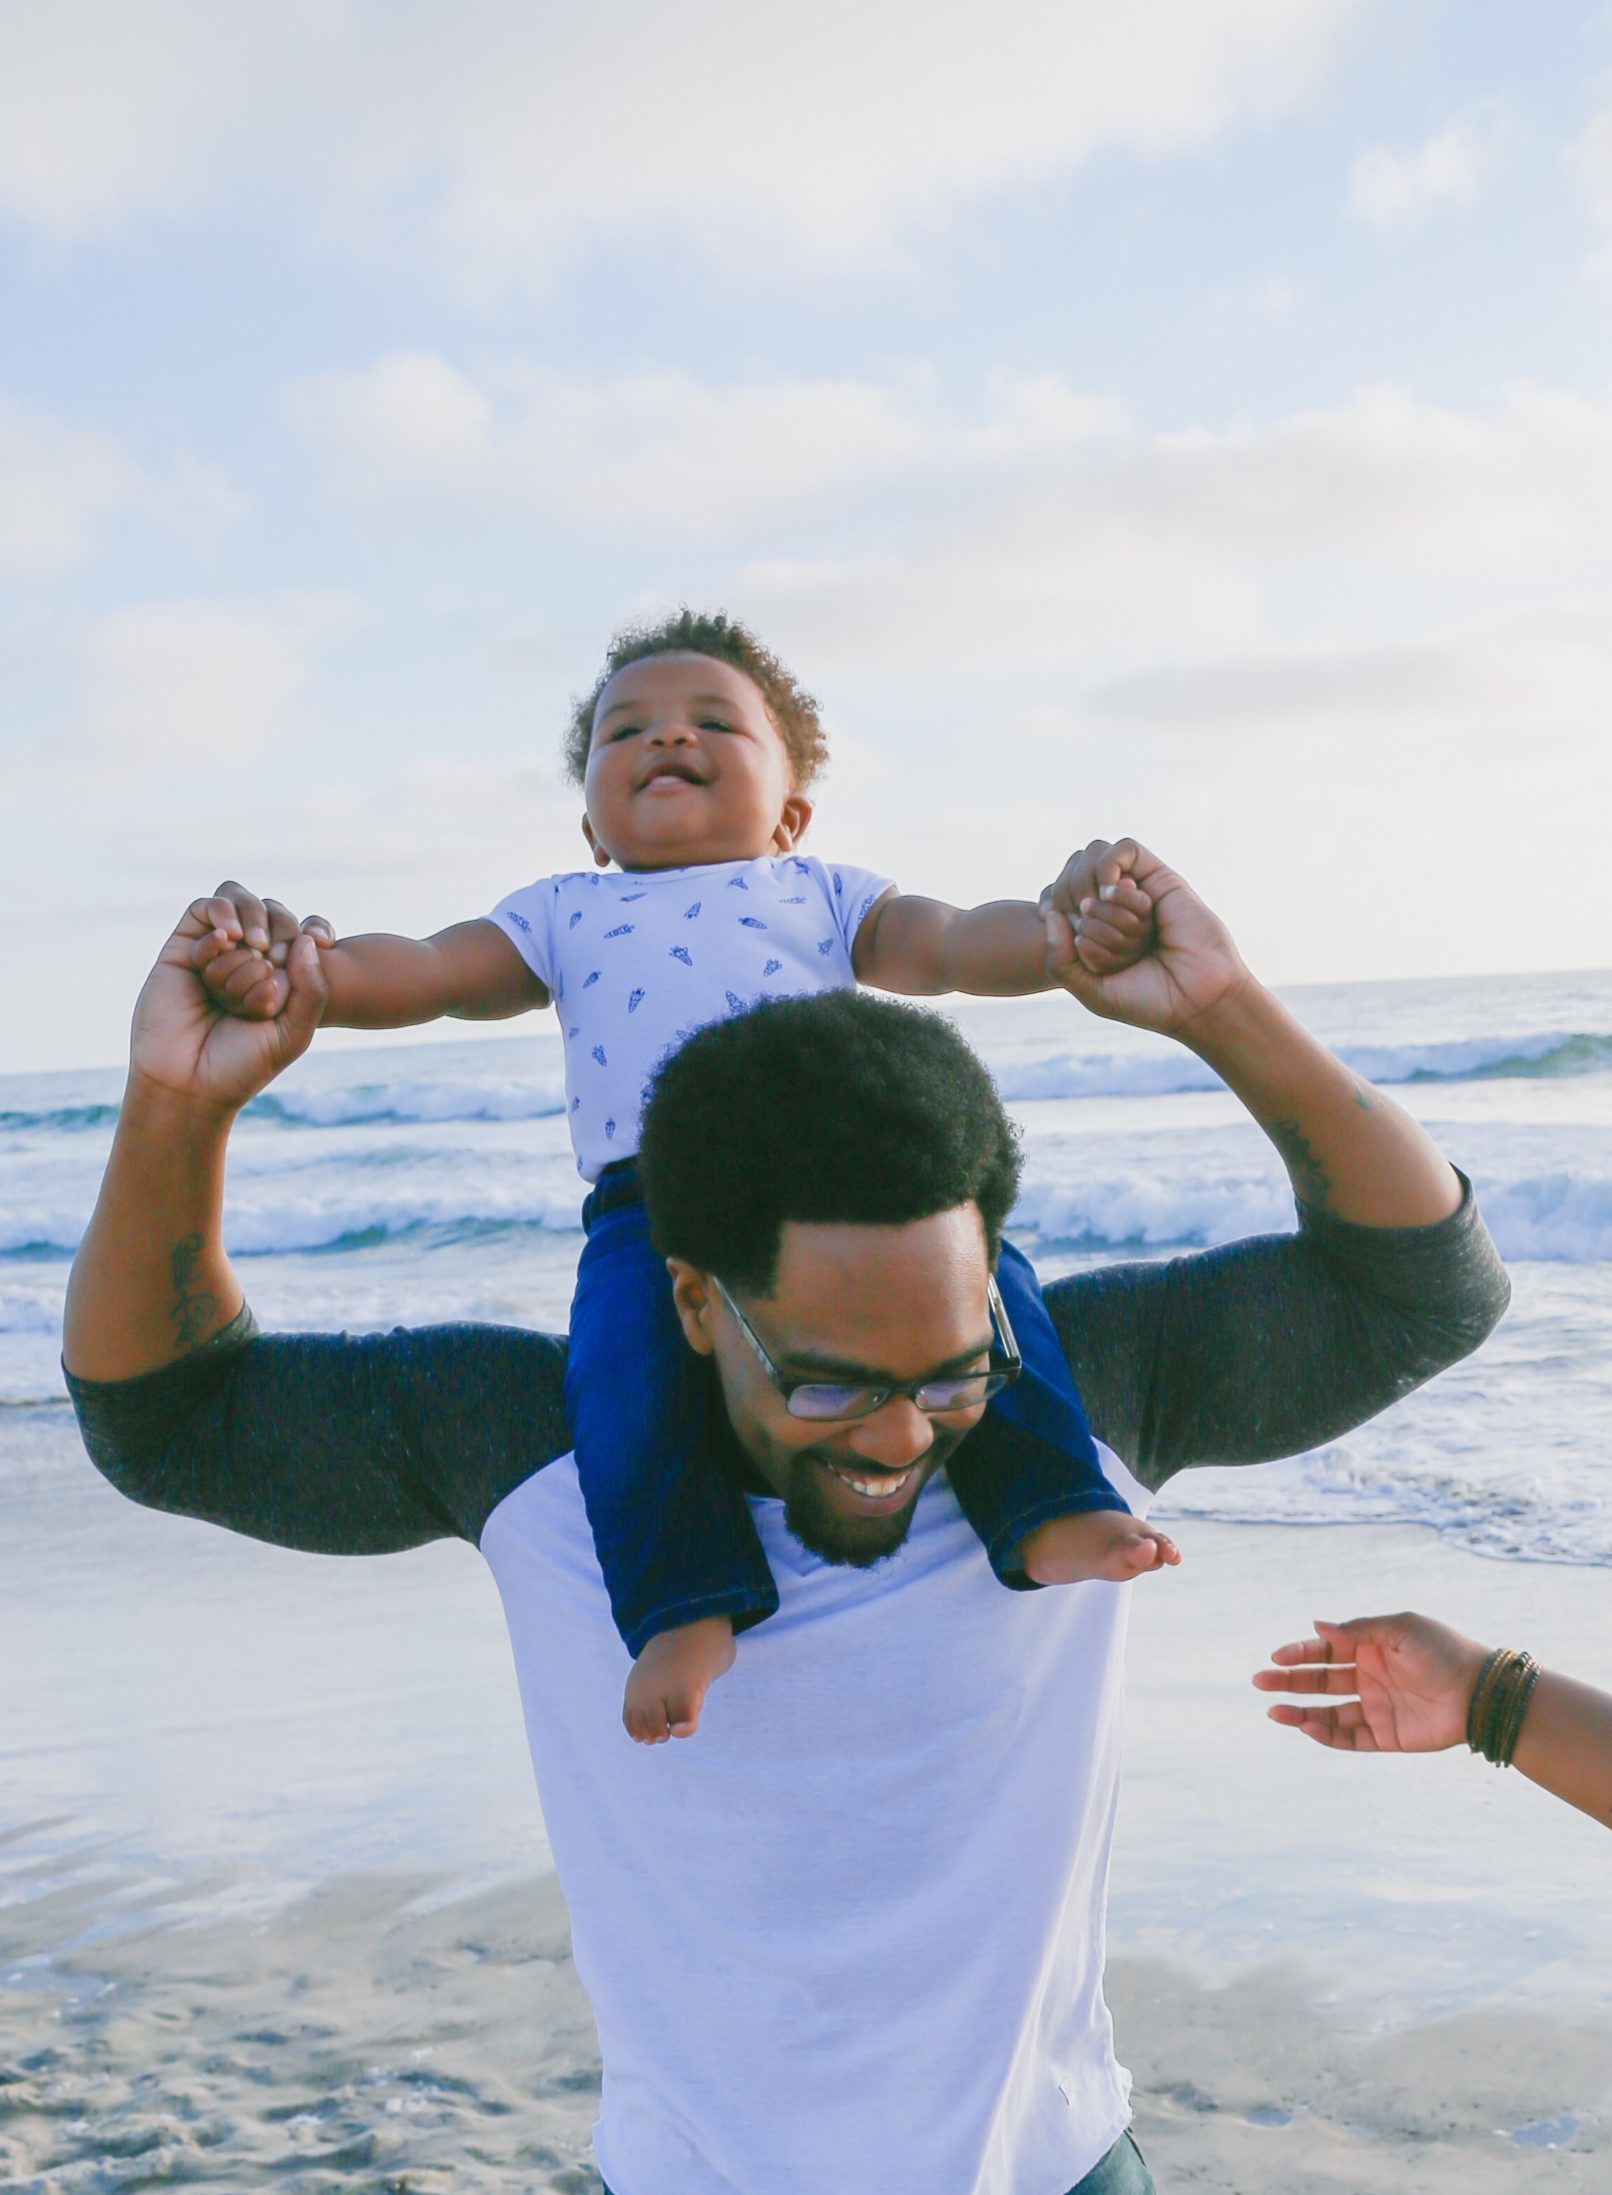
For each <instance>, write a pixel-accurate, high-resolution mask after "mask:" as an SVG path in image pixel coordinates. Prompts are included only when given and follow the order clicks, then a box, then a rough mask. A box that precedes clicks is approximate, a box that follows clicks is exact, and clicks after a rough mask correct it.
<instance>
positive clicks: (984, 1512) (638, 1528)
mask: <svg viewBox="0 0 1612 2195" xmlns="http://www.w3.org/2000/svg"><path fill="white" fill-rule="evenodd" d="M582 1221H583V1225H584V1226H585V1227H586V1229H587V1241H586V1243H585V1244H584V1246H583V1251H582V1260H581V1263H580V1265H579V1266H578V1268H577V1285H576V1295H575V1298H574V1299H573V1301H572V1305H571V1345H570V1353H569V1356H568V1358H567V1361H566V1368H565V1407H566V1412H567V1415H568V1416H569V1418H570V1423H571V1435H572V1438H573V1440H574V1441H575V1443H576V1455H577V1475H578V1477H579V1478H580V1480H581V1482H582V1494H583V1499H584V1501H585V1502H586V1503H587V1510H588V1522H589V1525H590V1526H591V1528H592V1531H593V1541H594V1546H595V1548H596V1549H597V1551H598V1556H599V1567H600V1569H601V1570H602V1571H603V1573H604V1579H605V1583H606V1585H607V1586H608V1587H609V1590H610V1610H611V1614H612V1615H613V1616H614V1618H615V1623H616V1628H617V1630H618V1631H619V1632H620V1633H621V1636H622V1638H623V1639H624V1640H625V1641H626V1643H627V1647H628V1650H629V1652H631V1653H633V1654H637V1653H640V1652H641V1651H642V1649H643V1647H644V1646H645V1645H646V1644H647V1642H648V1641H649V1640H650V1639H652V1638H654V1637H655V1635H656V1633H657V1632H661V1631H669V1630H671V1629H673V1628H674V1627H675V1626H676V1625H678V1624H682V1623H690V1622H692V1621H693V1620H694V1619H695V1618H696V1617H697V1616H727V1617H729V1618H730V1619H731V1621H732V1623H733V1627H734V1629H735V1630H736V1631H742V1630H745V1629H747V1628H748V1627H749V1625H751V1624H753V1623H759V1622H760V1621H761V1620H762V1618H763V1617H765V1616H770V1615H771V1614H772V1613H773V1612H774V1610H775V1609H776V1608H777V1606H778V1589H777V1587H776V1586H775V1585H774V1583H773V1580H772V1573H771V1571H770V1570H769V1569H768V1567H767V1559H766V1556H765V1555H764V1554H763V1553H762V1549H761V1542H760V1540H759V1539H758V1538H757V1536H756V1530H755V1526H754V1524H753V1522H752V1521H751V1517H750V1512H749V1510H748V1509H747V1508H746V1506H745V1500H744V1495H743V1493H742V1491H741V1490H740V1488H739V1486H738V1483H737V1482H736V1480H735V1479H734V1476H733V1473H732V1471H731V1469H730V1468H728V1467H726V1466H725V1465H724V1464H723V1462H722V1460H721V1457H722V1451H723V1448H724V1445H725V1443H724V1439H723V1437H722V1436H723V1433H724V1432H725V1428H722V1429H721V1430H720V1431H719V1430H718V1424H719V1419H718V1414H719V1413H720V1411H721V1408H722V1403H721V1394H720V1390H719V1388H718V1387H717V1384H716V1381H715V1380H714V1378H713V1377H712V1376H711V1369H710V1366H709V1364H708V1363H707V1362H706V1360H704V1359H703V1358H700V1357H698V1356H696V1355H695V1354H694V1352H693V1351H692V1350H691V1349H690V1348H689V1347H688V1346H687V1344H686V1343H685V1342H684V1340H683V1335H682V1330H681V1328H680V1327H679V1325H678V1322H677V1314H676V1311H675V1310H674V1308H673V1305H672V1293H671V1289H670V1287H669V1285H668V1283H667V1279H666V1269H665V1267H664V1265H663V1264H662V1262H661V1260H660V1259H659V1258H657V1257H656V1255H655V1252H654V1249H653V1248H652V1246H651V1244H650V1239H649V1221H648V1216H647V1214H646V1213H645V1210H644V1203H643V1197H642V1195H641V1193H640V1191H639V1188H638V1180H637V1175H636V1172H635V1170H634V1169H633V1167H632V1166H631V1164H630V1162H629V1163H628V1164H626V1165H623V1166H613V1167H610V1168H609V1169H608V1170H607V1172H606V1173H605V1174H604V1175H603V1176H602V1177H601V1179H600V1181H599V1183H598V1185H597V1187H596V1188H595V1189H594V1191H593V1194H592V1195H591V1196H590V1197H589V1198H588V1201H587V1203H586V1205H585V1206H584V1207H583V1214H582ZM996 1278H997V1286H998V1288H999V1289H1000V1290H1001V1294H1002V1301H1003V1304H1004V1306H1005V1308H1006V1310H1007V1315H1008V1319H1009V1321H1010V1323H1011V1324H1012V1327H1013V1330H1014V1335H1015V1338H1016V1339H1017V1341H1018V1345H1019V1351H1020V1354H1021V1356H1022V1357H1023V1359H1024V1370H1023V1371H1022V1372H1021V1374H1020V1375H1019V1377H1018V1379H1016V1380H1015V1381H1014V1382H1013V1384H1012V1385H1011V1386H1010V1387H1005V1388H1004V1389H1003V1390H1002V1392H1001V1393H1000V1394H998V1395H996V1396H993V1398H992V1400H991V1402H990V1405H989V1407H988V1408H987V1410H986V1412H985V1415H984V1417H983V1418H982V1419H981V1421H980V1423H979V1424H978V1425H977V1426H976V1427H975V1428H974V1430H973V1432H971V1433H970V1434H969V1436H968V1438H967V1439H966V1440H965V1441H963V1442H962V1443H961V1444H960V1445H959V1447H958V1448H957V1449H956V1450H955V1451H954V1452H953V1455H952V1457H951V1460H950V1461H949V1463H948V1464H947V1467H946V1468H947V1475H948V1476H949V1478H950V1480H951V1483H952V1488H953V1490H954V1492H955V1493H956V1495H957V1499H958V1502H959V1504H960V1505H961V1507H962V1510H963V1513H964V1515H965V1516H966V1517H967V1518H968V1521H969V1523H970V1524H971V1525H972V1526H973V1527H974V1530H975V1531H976V1532H977V1533H978V1534H979V1536H980V1538H981V1540H982V1541H983V1542H984V1544H985V1549H986V1552H987V1554H988V1555H989V1556H990V1558H991V1564H992V1567H993V1568H994V1569H995V1571H996V1574H997V1576H998V1577H999V1578H1000V1579H1001V1580H1002V1582H1003V1584H1004V1585H1010V1586H1013V1587H1015V1588H1023V1587H1026V1586H1028V1585H1029V1584H1030V1580H1029V1579H1028V1578H1027V1577H1026V1576H1025V1574H1024V1572H1023V1571H1022V1569H1020V1568H1019V1567H1018V1564H1017V1554H1018V1548H1019V1543H1020V1541H1021V1540H1022V1539H1023V1538H1024V1535H1025V1534H1026V1532H1028V1531H1030V1530H1031V1529H1032V1527H1033V1526H1035V1525H1037V1524H1041V1523H1044V1522H1045V1521H1046V1519H1047V1518H1048V1517H1055V1516H1062V1515H1067V1514H1069V1513H1070V1512H1072V1511H1075V1510H1083V1509H1123V1508H1124V1507H1125V1504H1124V1502H1123V1501H1121V1499H1120V1497H1119V1496H1118V1495H1117V1494H1116V1493H1115V1492H1114V1490H1113V1488H1112V1487H1111V1486H1110V1485H1109V1483H1108V1481H1107V1480H1106V1479H1105V1478H1104V1477H1103V1474H1102V1469H1101V1466H1100V1465H1099V1463H1098V1461H1097V1451H1096V1449H1095V1448H1094V1447H1093V1445H1092V1438H1091V1433H1090V1431H1089V1429H1088V1428H1087V1424H1086V1414H1085V1412H1084V1410H1083V1409H1082V1408H1081V1405H1080V1397H1079V1396H1078V1395H1077V1393H1076V1392H1075V1385H1074V1381H1073V1380H1072V1379H1071V1377H1070V1373H1069V1366H1068V1363H1067V1361H1066V1360H1065V1357H1064V1353H1063V1349H1062V1347H1061V1346H1060V1344H1059V1341H1058V1337H1057V1334H1056V1333H1055V1332H1054V1330H1053V1325H1052V1321H1051V1319H1050V1318H1049V1317H1048V1316H1047V1311H1046V1307H1045V1305H1044V1304H1043V1303H1042V1301H1041V1290H1040V1286H1039V1285H1038V1283H1037V1281H1036V1277H1035V1273H1034V1270H1033V1269H1032V1267H1031V1265H1030V1263H1029V1261H1028V1259H1026V1258H1024V1257H1022V1256H1021V1255H1020V1254H1019V1252H1018V1251H1017V1250H1015V1249H1014V1248H1013V1247H1012V1246H1011V1244H1008V1243H1004V1244H1003V1246H1002V1254H1001V1258H1000V1260H999V1261H998V1265H997V1275H996Z"/></svg>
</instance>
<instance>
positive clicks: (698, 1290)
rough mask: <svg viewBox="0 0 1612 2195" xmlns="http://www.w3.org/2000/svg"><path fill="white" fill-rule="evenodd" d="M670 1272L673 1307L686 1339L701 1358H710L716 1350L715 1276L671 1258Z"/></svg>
mask: <svg viewBox="0 0 1612 2195" xmlns="http://www.w3.org/2000/svg"><path fill="white" fill-rule="evenodd" d="M666 1270H667V1272H668V1273H670V1275H671V1276H672V1303H673V1305H674V1307H675V1308H676V1311H677V1319H678V1324H679V1325H680V1326H681V1327H682V1329H683V1339H684V1340H685V1341H686V1342H687V1343H688V1345H689V1347H690V1348H691V1349H692V1350H694V1351H696V1353H697V1354H698V1355H700V1356H702V1357H708V1356H710V1354H711V1352H712V1350H713V1349H714V1348H715V1346H716V1343H715V1339H714V1337H713V1335H712V1333H711V1323H712V1316H713V1313H714V1310H715V1305H716V1291H715V1290H714V1289H713V1288H712V1286H711V1276H710V1274H709V1273H702V1272H701V1271H700V1269H699V1267H698V1266H697V1265H690V1264H689V1262H688V1260H687V1259H686V1258H668V1259H667V1260H666Z"/></svg>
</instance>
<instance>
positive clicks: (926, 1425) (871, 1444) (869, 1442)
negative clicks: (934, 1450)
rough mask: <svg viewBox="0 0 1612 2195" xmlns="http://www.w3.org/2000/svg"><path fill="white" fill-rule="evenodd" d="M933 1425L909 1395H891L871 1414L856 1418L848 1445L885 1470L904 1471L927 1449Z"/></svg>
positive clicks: (932, 1434) (933, 1432) (933, 1435)
mask: <svg viewBox="0 0 1612 2195" xmlns="http://www.w3.org/2000/svg"><path fill="white" fill-rule="evenodd" d="M934 1438H935V1428H934V1426H933V1425H932V1424H931V1423H930V1421H929V1419H928V1418H926V1417H925V1416H924V1414H923V1412H922V1411H921V1410H920V1409H919V1408H918V1405H917V1404H916V1403H915V1402H914V1401H913V1400H912V1398H911V1396H910V1395H892V1396H891V1397H890V1400H889V1401H888V1402H885V1403H881V1404H880V1405H879V1407H878V1409H877V1410H875V1411H874V1412H873V1414H872V1415H871V1416H870V1417H865V1418H859V1419H858V1420H857V1424H856V1430H855V1432H853V1433H852V1434H850V1435H849V1437H848V1443H847V1445H848V1446H849V1447H850V1449H851V1452H852V1453H853V1455H858V1456H860V1457H862V1458H863V1460H864V1461H865V1462H867V1463H876V1464H878V1465H880V1466H881V1467H882V1468H883V1469H884V1470H886V1471H905V1470H907V1469H908V1468H909V1467H910V1466H911V1465H913V1464H915V1463H916V1462H917V1461H918V1459H919V1457H920V1456H926V1455H927V1454H928V1453H929V1449H930V1446H931V1444H932V1443H933V1441H934Z"/></svg>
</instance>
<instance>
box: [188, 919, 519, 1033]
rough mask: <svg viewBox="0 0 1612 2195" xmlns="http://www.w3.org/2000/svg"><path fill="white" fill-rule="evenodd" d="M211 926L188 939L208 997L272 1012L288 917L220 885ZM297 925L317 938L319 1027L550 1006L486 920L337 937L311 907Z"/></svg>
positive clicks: (238, 1010)
mask: <svg viewBox="0 0 1612 2195" xmlns="http://www.w3.org/2000/svg"><path fill="white" fill-rule="evenodd" d="M207 913H208V917H209V919H210V920H211V921H212V924H213V928H212V930H211V932H210V933H209V935H208V936H207V937H204V938H202V939H200V940H199V941H198V943H197V946H196V952H195V962H196V967H197V970H198V972H199V974H200V976H201V978H202V981H203V982H204V983H205V984H206V986H207V989H208V991H209V993H210V994H211V996H212V997H213V999H214V1001H215V1002H216V1003H217V1004H218V1005H220V1006H223V1007H225V1008H226V1009H227V1010H228V1011H229V1012H231V1013H235V1014H241V1015H244V1016H245V1017H246V1018H247V1019H249V1020H272V1018H273V1017H274V1015H275V1014H277V1013H278V1012H279V1010H280V1008H281V1007H282V1006H283V1005H284V1003H285V994H286V978H285V973H284V962H285V955H286V951H287V949H288V946H289V942H290V936H294V935H295V934H296V932H295V925H292V926H291V930H290V935H289V936H288V935H284V934H282V933H283V932H285V931H286V926H287V924H288V923H289V922H290V917H289V916H287V915H285V912H284V910H283V909H281V908H279V907H278V906H277V905H276V903H275V902H274V901H273V900H269V901H260V900H258V899H256V898H255V897H254V896H253V895H252V894H250V893H248V892H245V891H243V890H242V888H241V887H240V886H239V885H229V884H226V885H223V886H221V887H220V889H219V892H218V893H217V894H216V895H215V897H214V898H213V900H212V901H211V902H210V903H209V905H208V909H207ZM302 927H303V928H304V929H305V930H307V931H309V932H310V934H311V935H312V936H313V937H315V938H316V939H317V940H318V943H319V948H320V967H321V969H322V971H323V973H324V977H325V981H326V984H327V985H328V987H329V993H330V1004H329V1006H328V1007H327V1009H326V1011H325V1015H324V1021H325V1025H326V1026H327V1027H334V1028H340V1029H405V1028H409V1027H411V1026H412V1025H413V1024H415V1023H417V1022H423V1021H436V1020H438V1019H439V1018H440V1017H441V1016H443V1015H445V1014H446V1015H450V1016H452V1017H453V1018H454V1019H456V1020H459V1021H502V1020H504V1019H506V1018H507V1017H508V1016H509V1015H511V1014H520V1013H525V1012H527V1011H528V1010H529V1009H530V1008H532V1007H535V1006H546V1005H547V1004H548V992H547V991H546V990H545V988H544V986H543V985H542V984H541V983H540V982H539V981H538V979H537V977H536V976H535V975H533V973H532V971H531V969H530V968H528V967H527V965H526V963H525V961H524V960H523V959H522V958H521V956H520V954H519V953H518V952H517V951H516V949H515V947H514V945H513V944H512V943H511V942H510V940H509V939H508V938H507V937H505V935H504V934H503V932H502V931H501V930H500V929H499V928H498V927H497V926H496V924H494V923H492V922H488V921H485V920H477V921H474V922H456V923H454V924H453V925H452V927H451V928H449V929H446V930H439V931H437V933H436V935H435V936H434V937H428V938H412V937H391V936H387V935H384V934H381V933H376V934H374V935H371V936H365V937H351V938H342V939H340V940H338V939H337V938H336V936H335V933H334V932H333V931H332V929H331V927H330V925H329V923H328V922H326V921H325V920H324V919H323V918H322V917H321V916H318V915H313V916H310V917H309V918H308V920H307V921H306V922H305V923H303V925H302Z"/></svg>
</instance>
